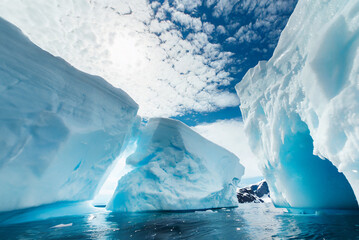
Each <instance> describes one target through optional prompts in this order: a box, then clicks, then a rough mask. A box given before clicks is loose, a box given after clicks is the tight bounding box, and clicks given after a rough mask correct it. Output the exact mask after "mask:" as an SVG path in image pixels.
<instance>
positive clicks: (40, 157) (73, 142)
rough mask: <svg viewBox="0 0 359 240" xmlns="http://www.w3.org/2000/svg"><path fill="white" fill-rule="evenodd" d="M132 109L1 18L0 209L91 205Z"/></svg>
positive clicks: (125, 134)
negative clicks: (81, 202) (79, 202)
mask: <svg viewBox="0 0 359 240" xmlns="http://www.w3.org/2000/svg"><path fill="white" fill-rule="evenodd" d="M137 110H138V105H137V104H136V103H135V102H134V101H133V100H132V99H131V98H130V97H129V96H128V95H127V94H126V93H125V92H123V91H122V90H120V89H116V88H114V87H112V86H111V85H110V84H108V83H107V82H106V81H105V80H103V79H102V78H100V77H97V76H92V75H89V74H86V73H83V72H81V71H78V70H76V69H75V68H73V67H72V66H70V65H69V64H68V63H66V62H65V61H64V60H62V59H60V58H57V57H54V56H52V55H51V54H49V53H47V52H45V51H43V50H42V49H40V48H39V47H37V46H36V45H35V44H33V43H32V42H31V41H30V40H29V39H28V38H27V37H25V36H24V35H23V34H22V33H21V31H20V30H19V29H17V28H16V27H15V26H13V25H12V24H10V23H8V22H6V21H5V20H3V19H1V18H0V193H1V194H0V195H1V197H0V211H7V210H14V209H19V208H25V207H31V206H37V205H41V204H46V203H53V202H56V201H65V200H71V201H77V200H89V199H92V198H93V196H94V194H95V192H96V189H97V188H98V186H99V184H100V183H101V182H102V177H103V175H104V174H105V172H106V170H107V168H108V166H110V165H111V163H112V162H113V160H114V159H115V158H116V157H117V156H118V155H119V154H120V152H121V148H122V147H124V145H126V142H127V138H128V136H129V135H130V133H131V128H132V124H133V122H134V121H135V118H136V113H137Z"/></svg>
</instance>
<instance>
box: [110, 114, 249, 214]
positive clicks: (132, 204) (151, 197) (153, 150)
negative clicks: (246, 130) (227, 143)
mask: <svg viewBox="0 0 359 240" xmlns="http://www.w3.org/2000/svg"><path fill="white" fill-rule="evenodd" d="M127 164H129V165H131V166H133V170H132V171H131V172H129V173H128V174H127V175H125V176H124V177H122V178H121V179H120V180H119V182H118V186H117V189H116V191H115V193H114V195H113V197H112V199H111V201H110V203H109V204H108V206H107V208H108V209H110V210H115V211H151V210H190V209H207V208H218V207H232V206H237V205H238V202H237V199H236V187H237V183H238V182H239V180H240V178H241V176H242V175H243V172H244V168H243V166H242V165H241V164H240V163H239V159H238V158H237V157H236V156H235V155H234V154H232V153H231V152H229V151H227V150H225V149H223V148H222V147H220V146H218V145H216V144H214V143H212V142H210V141H208V140H206V139H205V138H203V137H202V136H200V135H199V134H198V133H196V132H194V131H193V130H192V129H190V128H189V127H187V126H186V125H184V124H183V123H181V122H179V121H176V120H171V119H165V118H154V119H150V120H149V122H148V123H147V124H146V125H145V126H144V127H143V128H142V129H141V132H140V133H139V138H138V142H137V149H136V150H135V152H134V153H133V154H132V155H130V156H129V157H128V158H127Z"/></svg>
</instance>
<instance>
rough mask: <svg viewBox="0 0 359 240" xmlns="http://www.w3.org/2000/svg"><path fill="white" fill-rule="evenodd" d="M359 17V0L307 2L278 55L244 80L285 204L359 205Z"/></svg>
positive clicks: (254, 144)
mask: <svg viewBox="0 0 359 240" xmlns="http://www.w3.org/2000/svg"><path fill="white" fill-rule="evenodd" d="M358 21H359V3H358V2H357V1H341V0H330V1H307V0H305V1H299V2H298V5H297V7H296V9H295V11H294V13H293V15H292V16H291V18H290V20H289V22H288V24H287V26H286V28H285V29H284V31H283V32H282V35H281V38H280V40H279V43H278V46H277V48H276V50H275V51H274V54H273V57H272V58H271V59H270V60H269V61H268V62H260V63H259V64H258V65H257V66H256V67H255V68H253V69H251V70H249V71H248V72H247V74H246V75H245V77H244V78H243V80H242V81H241V82H240V83H239V84H238V85H237V86H236V90H237V93H238V96H239V98H240V101H241V106H240V108H241V111H242V115H243V119H244V123H245V129H246V134H247V136H248V137H249V141H250V145H251V148H252V150H253V151H254V152H255V153H256V154H257V155H258V157H259V159H261V160H262V162H261V163H260V165H261V169H262V171H263V173H264V175H265V178H266V179H267V181H268V183H269V187H270V191H271V197H272V200H273V201H274V203H275V204H276V205H278V206H282V207H299V208H356V207H357V201H356V198H358V197H359V182H358V181H359V172H358V170H359V150H358V146H359V138H358V136H359V120H358V119H359V118H358V115H359V101H358V99H359V84H358V83H359V82H358V80H359V74H358V73H359V52H358V46H359V25H358ZM338 170H339V172H338ZM343 173H344V175H345V176H344V175H343ZM353 190H354V192H353ZM354 193H355V195H354ZM355 196H356V198H355Z"/></svg>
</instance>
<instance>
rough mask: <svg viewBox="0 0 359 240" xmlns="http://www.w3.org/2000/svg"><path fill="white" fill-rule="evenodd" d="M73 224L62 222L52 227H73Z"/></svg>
mask: <svg viewBox="0 0 359 240" xmlns="http://www.w3.org/2000/svg"><path fill="white" fill-rule="evenodd" d="M71 226H72V223H65V224H64V223H61V224H58V225H55V226H52V227H51V228H64V227H71Z"/></svg>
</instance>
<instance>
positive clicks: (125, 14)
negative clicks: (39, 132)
mask: <svg viewBox="0 0 359 240" xmlns="http://www.w3.org/2000/svg"><path fill="white" fill-rule="evenodd" d="M295 5H296V0H149V1H148V0H121V1H119V0H76V1H75V0H74V1H71V0H69V1H63V0H52V1H48V0H32V1H28V2H24V1H23V0H4V1H1V2H0V16H1V17H3V18H4V19H6V20H8V21H9V22H11V23H13V24H15V25H16V26H18V27H19V28H20V29H21V30H22V31H23V32H24V33H25V34H26V35H27V36H28V37H29V38H30V40H31V41H33V42H34V43H35V44H37V45H38V46H39V47H41V48H42V49H44V50H46V51H48V52H50V53H51V54H53V55H55V56H59V57H61V58H63V59H65V60H66V61H67V62H69V63H70V64H71V65H73V66H74V67H76V68H78V69H80V70H82V71H84V72H87V73H90V74H93V75H98V76H101V77H103V78H104V79H105V80H107V81H108V82H109V83H111V84H112V85H113V86H115V87H119V88H121V89H123V90H124V91H126V92H127V93H128V94H129V95H130V96H131V97H132V98H133V99H134V100H135V101H136V102H137V103H138V104H139V106H140V108H139V112H138V114H139V115H140V116H141V117H143V118H144V119H145V120H146V119H148V118H151V117H172V118H175V119H179V120H181V121H183V122H184V123H186V124H187V125H189V126H191V127H192V128H193V129H194V130H196V131H198V132H199V133H200V134H202V135H203V136H204V137H206V138H208V139H209V140H211V141H213V142H215V143H217V144H219V145H221V146H223V147H225V148H227V149H229V150H230V151H232V152H233V153H235V154H236V155H237V156H238V157H239V158H240V159H241V162H242V163H243V164H244V165H245V166H246V169H247V170H246V175H245V177H255V176H259V175H260V172H259V170H258V168H257V166H256V161H255V156H254V155H253V153H251V151H250V148H249V146H248V142H247V140H246V137H245V134H244V131H245V129H244V126H243V122H242V121H241V113H240V110H239V108H238V106H239V99H238V96H237V95H236V93H235V89H234V86H235V85H236V84H237V83H238V82H239V81H240V80H241V79H242V77H243V76H244V74H245V73H246V72H247V70H248V69H250V68H251V67H254V66H255V65H256V64H257V62H258V61H259V60H268V59H269V58H270V57H271V55H272V53H273V50H274V49H275V46H276V44H277V42H278V38H279V36H280V32H281V31H282V29H283V28H284V27H285V25H286V22H287V20H288V18H289V16H290V14H291V13H292V11H293V10H294V7H295Z"/></svg>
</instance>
